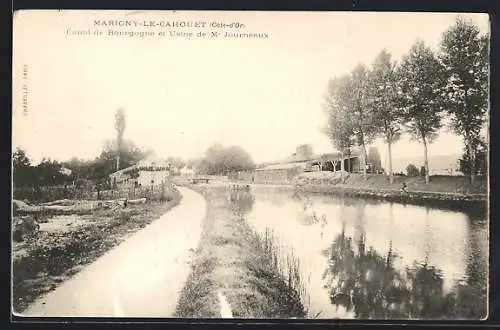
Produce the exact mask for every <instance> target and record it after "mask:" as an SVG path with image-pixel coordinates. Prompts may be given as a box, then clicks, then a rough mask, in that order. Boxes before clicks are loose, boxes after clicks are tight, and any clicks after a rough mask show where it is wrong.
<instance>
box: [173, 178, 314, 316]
mask: <svg viewBox="0 0 500 330" xmlns="http://www.w3.org/2000/svg"><path fill="white" fill-rule="evenodd" d="M193 189H195V190H197V191H199V192H200V193H202V194H203V195H204V196H205V198H206V200H207V217H206V220H205V223H204V228H203V234H202V237H201V240H200V243H199V247H198V249H197V250H196V254H195V258H194V262H193V264H192V271H191V274H190V275H189V277H188V279H187V282H186V284H185V286H184V288H183V290H182V292H181V295H180V298H179V300H178V305H177V309H176V317H202V318H219V317H222V316H224V314H226V315H227V311H226V312H224V302H221V299H220V297H221V296H222V297H225V300H226V301H227V303H228V305H229V306H228V307H227V306H226V309H227V308H229V309H230V314H231V315H232V317H234V318H294V317H295V318H301V317H305V316H306V313H307V311H306V309H305V306H304V304H303V303H302V301H301V292H303V289H301V288H302V287H303V284H302V283H301V281H300V276H299V275H298V264H297V263H298V261H297V260H296V259H294V258H292V257H289V259H288V263H286V264H282V263H280V262H279V260H280V259H279V253H278V250H279V248H278V245H276V243H275V242H274V241H273V238H272V235H270V233H267V234H266V235H263V236H259V235H258V234H256V233H255V232H254V231H253V230H252V229H251V228H250V227H249V225H248V223H247V222H246V220H245V215H246V214H247V213H248V212H249V211H250V209H251V208H252V205H253V202H254V200H253V197H252V195H251V194H250V193H249V192H246V191H245V190H244V189H245V188H237V189H232V190H229V189H227V188H224V187H210V186H209V185H203V186H201V185H199V186H196V187H193Z"/></svg>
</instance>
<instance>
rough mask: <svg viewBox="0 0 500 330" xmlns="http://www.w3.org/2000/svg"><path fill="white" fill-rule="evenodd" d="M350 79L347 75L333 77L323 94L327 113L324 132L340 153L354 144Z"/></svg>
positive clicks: (346, 150)
mask: <svg viewBox="0 0 500 330" xmlns="http://www.w3.org/2000/svg"><path fill="white" fill-rule="evenodd" d="M349 84H350V79H349V77H348V76H342V77H340V78H337V77H335V78H333V79H332V80H331V81H330V83H329V86H328V90H327V94H326V96H325V103H324V109H325V111H326V113H327V115H328V124H327V127H326V128H325V131H324V132H325V134H326V135H327V136H328V138H329V139H330V141H331V142H332V144H333V146H334V147H335V148H336V149H337V150H339V151H340V152H342V153H346V152H348V150H349V149H350V148H351V147H352V146H353V144H354V140H353V137H354V129H353V124H352V117H351V115H352V114H351V112H350V111H349V94H350V86H349Z"/></svg>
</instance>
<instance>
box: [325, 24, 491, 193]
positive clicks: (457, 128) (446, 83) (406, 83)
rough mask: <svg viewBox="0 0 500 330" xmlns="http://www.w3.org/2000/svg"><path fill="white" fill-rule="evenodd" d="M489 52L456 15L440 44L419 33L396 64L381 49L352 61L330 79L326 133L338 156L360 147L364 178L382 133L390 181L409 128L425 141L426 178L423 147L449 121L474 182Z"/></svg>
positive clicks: (480, 164) (480, 163) (480, 155)
mask: <svg viewBox="0 0 500 330" xmlns="http://www.w3.org/2000/svg"><path fill="white" fill-rule="evenodd" d="M488 58H489V42H488V36H487V35H482V34H481V33H480V31H479V28H478V27H477V26H476V25H474V24H472V23H471V22H470V21H468V20H465V19H463V18H460V17H458V18H457V19H456V22H455V24H454V25H453V26H451V27H450V28H449V29H448V30H447V31H445V32H444V34H443V35H442V38H441V42H440V45H439V51H436V52H434V51H433V50H432V49H431V48H430V47H429V46H427V45H426V44H425V43H424V42H423V41H421V40H417V41H416V42H415V43H414V45H413V46H412V47H411V48H410V50H409V51H408V53H407V54H405V55H404V56H403V58H402V59H401V61H400V62H399V63H398V62H396V61H393V60H392V57H391V54H390V53H389V52H388V51H387V50H386V49H383V50H382V51H381V52H380V53H379V54H378V55H377V57H376V58H375V59H374V61H373V62H372V64H371V66H370V67H367V66H365V65H363V64H358V65H357V66H356V67H354V68H353V69H352V70H351V71H350V72H349V73H348V74H346V75H343V76H340V77H334V78H333V79H332V80H331V81H330V83H329V85H328V88H327V93H326V95H325V102H324V108H325V110H326V113H327V115H328V122H327V125H326V128H325V133H326V134H327V135H328V137H329V138H330V141H331V142H332V144H333V146H334V147H335V148H337V149H338V150H339V151H340V152H341V154H342V156H344V155H346V154H348V153H350V152H351V149H352V148H353V147H354V146H357V147H360V149H361V150H362V156H363V157H362V162H363V164H364V165H365V166H363V168H364V170H363V175H364V177H365V179H366V160H367V146H368V145H370V144H371V143H372V142H373V141H374V140H375V139H377V138H382V139H383V141H384V142H385V143H386V145H387V151H388V156H389V164H388V167H389V168H388V175H389V180H390V182H391V183H392V182H393V169H392V150H391V148H392V146H393V144H394V143H395V142H397V141H398V140H399V139H400V138H401V135H402V134H404V133H407V134H409V135H410V137H411V138H412V140H415V141H417V142H419V143H421V144H422V145H423V146H424V155H423V156H424V167H425V180H426V183H428V182H429V162H428V146H429V144H431V143H432V142H433V141H434V140H435V139H436V137H437V136H438V132H439V130H440V129H441V128H442V127H443V126H444V125H445V121H446V120H448V121H449V123H448V126H449V128H450V129H451V130H452V131H453V132H454V133H455V134H457V135H459V136H461V137H462V138H463V141H464V156H463V157H462V159H461V162H460V167H461V170H463V171H465V173H467V174H470V178H471V181H474V176H475V175H476V174H477V173H478V172H479V171H480V170H484V165H485V158H486V156H487V155H486V154H487V152H486V149H487V143H486V141H485V140H484V138H483V137H482V136H481V130H482V129H483V128H484V126H485V124H486V120H487V118H486V114H487V111H488V77H489V75H488V73H489V63H488ZM342 165H343V164H342Z"/></svg>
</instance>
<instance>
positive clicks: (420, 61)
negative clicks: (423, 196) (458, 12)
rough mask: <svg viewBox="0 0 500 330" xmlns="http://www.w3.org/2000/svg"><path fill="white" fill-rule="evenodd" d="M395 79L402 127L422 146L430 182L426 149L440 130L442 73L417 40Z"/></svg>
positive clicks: (443, 76) (443, 80)
mask: <svg viewBox="0 0 500 330" xmlns="http://www.w3.org/2000/svg"><path fill="white" fill-rule="evenodd" d="M398 77H399V79H398V86H399V88H400V90H399V93H400V96H401V104H402V106H403V110H404V111H403V116H404V123H405V127H406V129H407V131H408V133H409V134H410V136H411V137H412V139H414V140H416V141H418V142H419V143H422V144H423V145H424V167H425V182H426V183H429V160H428V147H427V146H428V144H430V143H432V142H433V141H434V139H435V138H436V137H437V136H438V131H439V129H440V128H441V127H442V120H441V117H442V112H443V110H444V106H443V105H444V104H443V97H442V96H443V90H444V87H445V84H446V79H445V75H444V70H443V67H442V66H441V64H440V63H439V61H438V59H437V58H436V56H435V55H434V53H433V52H432V50H431V49H430V48H429V47H427V46H426V45H425V44H424V43H423V42H422V41H420V40H418V41H417V42H416V43H415V44H414V45H413V46H412V47H411V49H410V51H409V53H408V54H406V55H404V56H403V60H402V63H401V65H400V66H399V69H398Z"/></svg>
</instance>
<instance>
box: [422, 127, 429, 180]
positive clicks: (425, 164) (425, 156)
mask: <svg viewBox="0 0 500 330" xmlns="http://www.w3.org/2000/svg"><path fill="white" fill-rule="evenodd" d="M422 140H423V141H424V168H425V184H429V181H430V180H429V159H428V157H427V140H426V138H425V136H423V137H422Z"/></svg>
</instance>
